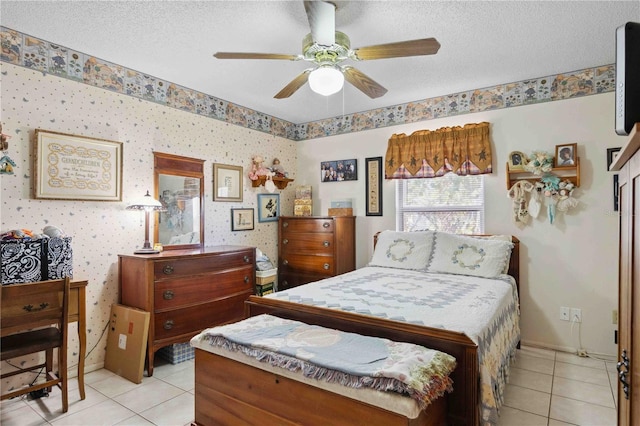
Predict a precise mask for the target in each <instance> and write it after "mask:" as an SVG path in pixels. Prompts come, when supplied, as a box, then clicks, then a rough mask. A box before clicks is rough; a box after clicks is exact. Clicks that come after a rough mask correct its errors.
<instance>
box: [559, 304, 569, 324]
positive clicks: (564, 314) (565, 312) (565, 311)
mask: <svg viewBox="0 0 640 426" xmlns="http://www.w3.org/2000/svg"><path fill="white" fill-rule="evenodd" d="M560 319H561V320H562V321H569V320H570V319H571V310H570V308H567V307H566V306H561V307H560Z"/></svg>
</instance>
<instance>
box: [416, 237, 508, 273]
mask: <svg viewBox="0 0 640 426" xmlns="http://www.w3.org/2000/svg"><path fill="white" fill-rule="evenodd" d="M512 249H513V243H511V242H508V241H503V240H499V239H485V238H474V237H466V236H462V235H456V234H448V233H445V232H436V235H435V239H434V247H433V254H432V256H431V262H430V263H429V267H428V268H427V270H428V271H429V272H440V273H446V274H458V275H473V276H477V277H484V278H495V277H497V276H499V275H500V274H502V273H503V271H504V270H505V268H508V266H509V258H510V257H511V250H512Z"/></svg>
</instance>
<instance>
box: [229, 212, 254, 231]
mask: <svg viewBox="0 0 640 426" xmlns="http://www.w3.org/2000/svg"><path fill="white" fill-rule="evenodd" d="M253 212H254V211H253V209H245V208H242V209H231V230H232V231H251V230H252V229H253V226H254V225H253Z"/></svg>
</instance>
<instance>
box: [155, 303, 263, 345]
mask: <svg viewBox="0 0 640 426" xmlns="http://www.w3.org/2000/svg"><path fill="white" fill-rule="evenodd" d="M250 294H252V292H251V291H248V292H246V293H243V294H238V295H236V296H232V297H228V298H225V299H221V300H217V301H215V302H209V303H203V304H201V305H199V306H191V307H188V308H182V309H174V310H172V311H167V312H157V313H156V314H155V316H154V327H155V340H161V339H166V338H170V337H174V336H179V335H182V334H187V333H192V332H193V333H194V334H195V333H196V332H200V331H202V330H204V329H205V328H208V327H213V326H216V325H220V324H225V323H230V322H236V321H240V320H241V319H243V318H244V301H245V300H247V298H248V297H249V295H250Z"/></svg>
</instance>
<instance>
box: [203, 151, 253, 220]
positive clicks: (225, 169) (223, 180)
mask: <svg viewBox="0 0 640 426" xmlns="http://www.w3.org/2000/svg"><path fill="white" fill-rule="evenodd" d="M242 178H243V176H242V166H230V165H228V164H219V163H214V164H213V201H242ZM252 229H253V228H252Z"/></svg>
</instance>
